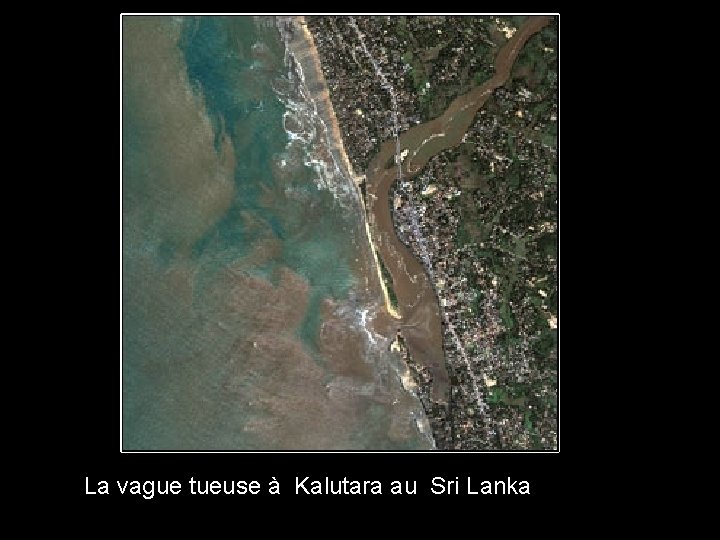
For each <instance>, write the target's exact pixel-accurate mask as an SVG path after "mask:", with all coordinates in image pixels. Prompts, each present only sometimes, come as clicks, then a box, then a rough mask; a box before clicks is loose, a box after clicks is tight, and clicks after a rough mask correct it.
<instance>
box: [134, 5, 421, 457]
mask: <svg viewBox="0 0 720 540" xmlns="http://www.w3.org/2000/svg"><path fill="white" fill-rule="evenodd" d="M291 66H292V63H291V62H289V53H288V51H286V50H285V46H284V43H283V40H282V37H281V35H280V33H279V32H278V30H277V28H276V27H275V23H274V21H273V19H272V18H269V17H264V18H262V17H124V19H123V115H122V118H123V189H122V218H123V227H122V255H123V266H122V270H123V272H122V273H123V275H122V284H123V289H122V378H123V385H122V402H123V415H122V443H123V447H124V448H125V449H128V450H131V449H238V450H242V449H295V448H310V449H358V448H360V449H393V448H396V449H416V448H429V447H431V445H432V442H431V441H430V440H429V438H428V437H427V435H426V434H424V433H423V432H422V431H421V430H420V429H418V426H422V425H424V424H423V421H424V417H423V415H422V411H421V409H420V406H419V403H418V401H417V399H415V398H414V396H413V395H412V394H411V393H409V392H407V391H406V390H405V389H404V388H403V387H402V384H401V382H400V378H399V373H401V372H402V371H403V366H402V365H401V363H400V361H399V359H398V358H397V357H396V356H395V355H394V353H389V352H388V351H387V349H388V346H389V342H388V340H387V339H385V338H383V337H382V336H380V335H378V334H375V333H374V332H373V330H372V326H371V325H370V324H369V323H370V322H371V321H372V318H373V316H374V315H373V314H374V313H376V311H377V309H378V306H379V305H380V302H381V299H380V298H377V297H376V296H374V294H375V293H373V292H372V291H369V290H368V289H367V284H366V281H365V277H364V275H363V273H362V268H363V265H362V264H361V263H362V262H363V261H365V260H366V258H367V257H368V251H367V249H366V247H365V244H364V241H365V240H364V237H363V229H362V213H361V210H360V207H359V205H358V201H357V199H356V195H355V192H354V188H353V187H352V184H351V183H350V181H349V180H348V179H345V178H343V177H342V175H340V174H338V172H337V171H336V170H333V167H332V163H331V161H329V160H328V159H327V156H328V154H327V152H326V151H325V149H324V145H323V137H322V130H321V129H318V123H317V119H316V118H314V117H313V106H312V103H311V102H309V101H308V100H307V97H306V93H305V92H304V91H303V81H302V78H301V77H298V74H297V73H295V72H294V70H293V69H291Z"/></svg>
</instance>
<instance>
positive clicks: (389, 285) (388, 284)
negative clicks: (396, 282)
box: [376, 252, 398, 309]
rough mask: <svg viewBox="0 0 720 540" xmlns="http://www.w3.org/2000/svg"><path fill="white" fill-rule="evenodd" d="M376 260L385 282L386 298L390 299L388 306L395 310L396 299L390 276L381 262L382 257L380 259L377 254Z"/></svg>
mask: <svg viewBox="0 0 720 540" xmlns="http://www.w3.org/2000/svg"><path fill="white" fill-rule="evenodd" d="M376 253H377V252H376ZM377 258H378V262H379V263H380V273H381V274H382V278H383V281H384V282H385V287H386V288H387V292H388V298H390V305H391V306H392V308H393V309H397V307H398V299H397V295H396V294H395V288H394V287H393V281H392V275H391V274H390V271H389V270H388V269H387V267H386V266H385V263H384V262H383V260H382V257H380V254H377Z"/></svg>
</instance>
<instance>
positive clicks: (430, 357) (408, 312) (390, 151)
mask: <svg viewBox="0 0 720 540" xmlns="http://www.w3.org/2000/svg"><path fill="white" fill-rule="evenodd" d="M550 21H551V17H547V16H539V17H529V18H528V19H527V20H526V21H525V22H524V24H523V25H522V26H521V27H520V28H519V29H518V31H517V32H516V33H515V35H514V36H513V37H512V38H511V39H510V40H508V41H507V42H506V43H505V45H504V46H503V47H502V48H501V49H500V50H499V51H498V54H497V56H496V58H495V74H494V75H493V77H492V78H491V79H489V80H488V81H486V82H485V83H484V84H482V85H481V86H478V87H476V88H474V89H473V90H471V91H470V92H468V93H467V94H464V95H462V96H459V97H458V98H456V99H455V100H454V101H453V102H452V103H451V104H450V105H449V106H448V108H447V109H446V111H445V112H444V113H443V114H442V115H441V116H440V117H438V118H435V119H434V120H431V121H429V122H426V123H424V124H418V125H416V126H413V127H412V128H411V129H409V130H408V131H406V132H404V133H403V134H402V135H401V136H400V137H399V139H398V141H397V142H396V141H395V140H389V141H385V142H384V143H383V144H382V145H381V147H380V151H379V152H378V154H377V155H376V156H375V157H374V158H373V160H372V161H371V162H370V166H369V167H368V174H367V184H366V190H367V194H368V195H367V197H366V200H365V203H366V207H367V211H368V222H369V224H370V231H371V235H372V239H373V240H374V244H375V246H376V248H377V252H378V256H379V257H380V258H381V259H382V261H383V263H384V265H385V266H386V267H387V269H388V270H389V272H390V274H391V276H392V283H393V287H394V290H395V295H396V296H397V304H398V312H399V314H400V320H399V321H397V324H396V325H397V329H398V330H399V331H400V332H401V333H402V335H403V337H404V338H405V341H406V343H407V347H408V349H409V352H410V354H411V356H412V358H413V360H414V361H415V362H417V363H418V364H420V365H422V366H425V367H427V368H428V369H429V370H430V372H431V375H432V394H431V396H432V400H433V401H435V402H437V403H442V404H447V403H448V400H449V397H450V396H449V394H450V381H449V377H448V371H447V366H446V359H445V351H444V345H443V344H444V340H443V326H445V327H449V328H450V331H451V332H452V326H451V324H450V322H449V321H447V320H444V317H443V314H442V313H441V311H440V308H439V305H438V297H437V293H436V289H435V284H434V283H433V276H432V271H431V270H430V269H429V265H428V264H426V265H423V264H421V262H420V260H419V259H418V257H420V259H422V258H423V254H422V253H415V252H413V251H411V250H410V249H408V247H407V246H406V245H405V244H404V243H403V242H402V241H401V240H400V239H399V238H398V236H397V234H396V232H395V228H394V225H393V220H392V214H391V204H392V203H391V201H390V195H389V194H390V190H391V188H392V186H393V184H394V183H395V182H396V180H398V177H400V178H401V179H402V180H403V181H408V180H410V179H412V178H413V177H414V176H416V175H417V174H419V173H420V172H421V171H422V169H423V167H424V166H425V165H426V164H427V162H428V161H429V160H430V158H431V157H433V156H434V155H436V154H438V153H440V152H443V151H445V150H447V149H449V148H452V147H454V146H457V145H458V144H460V142H461V139H462V137H463V135H464V134H465V133H466V132H467V130H468V129H469V127H470V125H471V124H472V122H473V119H474V117H475V114H476V113H477V112H478V110H479V109H480V108H481V107H482V106H483V105H484V104H485V102H486V101H487V99H488V98H489V97H490V96H491V95H492V92H493V91H494V90H495V89H496V88H498V87H500V86H502V85H503V84H505V82H506V81H507V79H508V77H509V75H510V71H511V69H512V67H513V64H514V63H515V60H516V59H517V57H518V55H519V54H520V51H521V50H522V48H523V46H524V45H525V43H526V42H527V40H528V39H529V38H530V37H531V36H532V35H534V34H535V33H536V32H539V31H540V30H541V29H542V28H543V27H544V26H546V25H547V24H549V23H550ZM403 154H404V155H405V159H402V156H403ZM396 157H398V158H399V159H400V161H401V166H400V167H397V165H396ZM420 245H422V242H420ZM456 346H457V347H458V349H459V352H460V353H461V356H465V355H464V344H462V343H460V342H459V341H458V343H457V344H456ZM465 361H466V363H467V364H468V365H467V367H468V370H469V373H470V376H471V378H473V385H474V390H475V397H476V400H477V401H478V404H479V405H480V407H481V408H482V406H483V404H484V401H483V391H482V390H481V388H482V386H483V385H482V381H478V380H476V378H475V375H474V373H473V370H472V369H471V366H470V364H469V362H468V361H467V358H465Z"/></svg>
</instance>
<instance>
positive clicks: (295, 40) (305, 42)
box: [278, 16, 400, 319]
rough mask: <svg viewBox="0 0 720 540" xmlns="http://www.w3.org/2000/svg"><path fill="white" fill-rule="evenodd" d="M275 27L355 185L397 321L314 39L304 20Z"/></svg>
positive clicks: (388, 305)
mask: <svg viewBox="0 0 720 540" xmlns="http://www.w3.org/2000/svg"><path fill="white" fill-rule="evenodd" d="M278 25H279V27H280V28H281V31H282V32H283V36H284V37H285V44H286V46H287V48H288V50H289V52H290V53H291V54H292V56H293V58H294V59H295V62H296V63H297V65H298V67H299V75H300V77H301V78H302V80H303V82H304V84H305V86H306V88H307V90H308V92H309V98H310V99H311V100H312V101H313V102H314V104H315V107H316V110H317V113H318V116H319V117H320V119H321V121H322V123H323V125H324V126H325V128H326V138H327V142H328V146H329V147H330V151H331V152H332V154H333V157H334V159H335V163H336V164H337V165H338V166H339V167H340V169H341V172H342V174H343V175H344V176H346V177H347V178H349V179H351V180H352V181H353V183H354V185H355V189H356V192H357V197H358V200H359V201H360V204H361V205H362V207H363V212H362V213H363V219H364V220H365V224H364V225H365V226H364V228H365V234H366V236H367V239H368V242H369V244H370V248H371V250H370V251H371V254H372V257H373V261H374V265H375V270H376V273H377V281H378V283H379V286H380V289H381V290H382V295H383V298H384V302H385V310H386V311H387V313H388V314H389V315H390V316H391V317H392V318H394V319H400V313H399V312H398V311H397V310H396V309H395V308H393V306H392V303H391V302H390V295H389V293H388V290H387V287H386V285H385V281H384V279H383V276H382V270H381V268H380V261H379V260H378V255H377V249H376V247H375V243H374V241H373V236H372V234H371V232H370V228H369V224H368V220H367V214H366V212H365V207H366V205H365V201H364V199H363V196H362V192H361V191H360V183H361V182H362V181H363V180H364V178H365V177H364V176H358V175H356V174H355V172H354V171H353V168H352V165H351V163H350V160H349V159H348V156H347V153H346V151H345V145H344V143H343V139H342V135H341V132H340V126H339V123H338V120H337V117H336V116H335V109H334V108H333V104H332V101H331V100H330V92H329V91H328V88H327V84H326V81H325V76H324V75H323V72H322V65H321V63H320V55H319V54H318V51H317V47H316V46H315V39H314V38H313V36H312V33H310V31H309V30H308V28H307V24H306V22H305V17H303V16H296V17H278Z"/></svg>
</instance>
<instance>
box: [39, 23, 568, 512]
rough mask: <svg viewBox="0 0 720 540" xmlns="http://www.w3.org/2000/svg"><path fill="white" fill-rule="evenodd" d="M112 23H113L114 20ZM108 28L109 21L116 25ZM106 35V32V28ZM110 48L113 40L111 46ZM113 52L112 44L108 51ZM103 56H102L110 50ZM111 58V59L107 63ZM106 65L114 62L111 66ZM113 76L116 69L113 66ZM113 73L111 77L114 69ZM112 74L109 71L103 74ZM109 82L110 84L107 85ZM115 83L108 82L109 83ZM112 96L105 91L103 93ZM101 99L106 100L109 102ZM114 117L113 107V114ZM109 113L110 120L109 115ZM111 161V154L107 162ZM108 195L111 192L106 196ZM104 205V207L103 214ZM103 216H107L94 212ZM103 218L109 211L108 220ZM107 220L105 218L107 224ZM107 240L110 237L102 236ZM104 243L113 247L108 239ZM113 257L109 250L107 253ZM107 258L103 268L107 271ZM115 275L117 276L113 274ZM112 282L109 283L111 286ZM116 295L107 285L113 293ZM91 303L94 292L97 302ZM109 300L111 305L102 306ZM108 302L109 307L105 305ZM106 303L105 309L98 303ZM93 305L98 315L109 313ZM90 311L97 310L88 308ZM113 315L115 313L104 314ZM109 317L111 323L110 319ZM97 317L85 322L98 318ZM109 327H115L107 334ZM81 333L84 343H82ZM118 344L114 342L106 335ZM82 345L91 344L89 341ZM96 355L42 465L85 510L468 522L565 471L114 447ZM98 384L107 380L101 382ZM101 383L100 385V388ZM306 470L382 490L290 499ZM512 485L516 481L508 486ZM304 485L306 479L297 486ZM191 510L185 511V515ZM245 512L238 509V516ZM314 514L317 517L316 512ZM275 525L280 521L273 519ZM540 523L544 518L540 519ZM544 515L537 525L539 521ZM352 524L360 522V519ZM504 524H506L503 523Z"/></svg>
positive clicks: (542, 488)
mask: <svg viewBox="0 0 720 540" xmlns="http://www.w3.org/2000/svg"><path fill="white" fill-rule="evenodd" d="M116 20H117V19H116ZM116 28H117V27H116ZM108 34H109V35H108V36H107V37H113V36H112V34H113V32H108ZM115 47H117V45H115ZM115 50H117V49H115ZM110 58H112V56H110ZM109 63H110V64H112V62H109ZM111 67H112V68H114V69H116V67H115V66H111ZM115 73H117V71H115ZM115 76H117V75H115ZM112 78H114V77H112ZM115 84H117V83H115ZM116 88H117V87H116ZM110 94H112V92H111V93H110ZM112 101H113V100H112V98H111V97H109V99H108V105H110V102H112ZM115 114H117V113H115ZM115 117H116V118H117V116H115ZM110 146H112V147H113V148H109V149H110V150H111V152H110V155H112V154H114V155H115V156H117V153H116V152H117V150H116V148H117V147H116V146H115V145H114V144H112V145H108V147H110ZM110 159H112V160H113V161H114V159H117V158H114V159H113V158H112V157H111V158H110ZM115 196H116V195H115ZM110 208H111V205H110V204H109V205H108V208H107V212H108V214H112V211H111V210H110ZM104 217H105V218H107V214H105V215H104ZM111 218H112V216H111ZM115 219H116V218H113V219H111V221H114V223H115V225H114V226H112V229H114V230H117V229H116V227H117V225H116V224H117V222H116V221H115ZM109 238H112V236H110V237H109ZM108 244H109V245H110V247H111V248H112V247H114V246H116V244H114V243H113V242H112V241H111V240H109V241H108ZM115 253H116V254H117V251H115ZM116 264H117V263H115V264H114V265H113V266H114V267H115V268H117V266H116ZM115 275H117V274H115ZM115 279H116V278H113V279H109V280H108V281H109V283H108V285H109V286H108V291H109V293H111V294H110V296H109V298H113V297H114V298H117V296H115V295H116V294H117V292H115V293H112V290H113V289H114V286H113V282H114V283H115V284H117V281H115ZM115 286H116V285H115ZM114 290H115V291H117V289H114ZM97 300H99V298H98V299H97ZM111 304H112V302H111ZM114 305H117V304H114ZM105 307H106V308H107V307H108V305H107V304H105ZM109 307H110V308H111V309H107V310H103V311H104V312H106V313H112V312H113V311H114V309H116V308H114V309H112V308H113V305H110V306H109ZM98 312H100V311H98ZM114 312H115V313H117V311H114ZM115 320H117V319H115ZM100 322H101V321H100V320H98V321H95V323H100ZM106 322H108V323H109V324H108V325H107V326H105V325H103V326H105V330H106V331H107V330H112V329H113V328H115V329H116V328H117V327H116V326H114V323H113V321H112V319H109V320H106ZM115 331H116V332H117V330H115ZM112 334H113V332H108V334H107V335H108V338H109V341H108V349H110V348H114V345H112V344H113V343H118V341H119V337H118V336H117V334H115V337H112ZM90 338H91V336H90V337H88V336H86V337H85V338H84V339H90ZM116 340H118V341H116ZM89 350H97V349H96V348H95V345H93V347H90V348H89ZM105 356H106V355H102V358H100V357H98V358H95V357H94V356H93V358H92V359H90V358H89V359H88V360H89V361H88V363H87V364H85V366H86V369H84V370H83V373H82V374H81V375H82V376H81V377H78V379H77V381H76V385H77V390H76V393H75V396H74V398H75V399H74V400H75V401H76V403H75V410H76V413H77V415H76V419H77V422H76V423H75V427H76V429H77V430H78V432H77V433H74V434H70V435H66V436H67V438H68V439H67V440H69V441H70V440H71V441H72V452H71V454H72V458H71V459H68V460H67V462H65V463H55V462H53V463H49V464H48V465H52V466H53V467H57V468H59V469H61V470H62V473H63V477H64V478H63V480H62V481H63V484H62V486H61V487H60V486H59V487H60V489H61V490H62V492H63V493H64V494H67V495H69V496H72V497H73V498H75V497H76V498H77V501H78V502H79V503H80V504H81V506H82V507H83V508H86V509H87V510H92V509H97V508H113V507H118V506H119V505H122V506H126V505H130V506H136V507H147V508H159V507H169V508H175V507H176V508H188V510H189V511H192V510H194V509H200V508H204V509H210V508H221V507H229V508H232V509H246V510H247V508H248V506H247V503H248V502H256V503H258V504H259V505H260V507H266V506H267V505H269V504H273V503H274V502H276V501H284V502H287V503H290V504H295V503H296V502H310V503H316V502H322V503H325V502H326V501H329V500H331V499H332V500H336V501H342V502H344V503H348V504H350V505H352V504H354V503H355V502H357V501H360V500H362V501H377V502H378V503H380V505H381V506H383V505H385V508H387V509H388V510H392V509H393V508H394V507H393V506H388V503H390V504H391V505H392V504H394V501H403V502H410V503H412V501H420V500H422V501H424V502H427V501H432V502H433V503H436V504H434V505H433V506H424V505H419V506H418V507H416V512H417V513H416V514H414V516H407V517H415V518H418V519H419V520H433V519H434V518H436V517H438V515H437V511H438V508H439V507H440V506H441V505H437V503H440V502H441V501H446V502H447V503H449V504H453V503H455V502H458V501H460V500H461V499H462V500H464V501H465V502H470V503H471V504H470V506H469V508H470V509H471V510H470V511H471V514H469V515H468V516H469V517H474V519H476V520H477V523H478V524H481V523H483V522H484V520H492V519H493V515H491V514H488V513H486V512H487V510H489V509H499V508H503V509H508V510H510V511H511V512H512V513H513V514H515V513H516V515H517V519H518V520H522V518H523V516H527V514H526V513H524V512H526V511H528V510H531V509H539V508H544V507H549V508H554V507H555V506H556V505H557V502H558V499H559V498H560V497H561V496H562V491H563V486H564V480H567V478H565V475H564V474H563V472H564V471H563V469H566V467H561V463H563V462H567V461H568V458H569V457H570V456H569V455H568V454H569V452H568V451H567V450H566V451H564V452H563V453H562V454H561V453H530V452H512V453H468V452H443V453H440V452H413V453H399V452H393V453H361V452H343V453H333V452H317V453H283V452H269V453H254V452H239V453H164V452H151V453H134V452H130V453H121V452H120V450H119V448H120V433H119V418H120V404H119V386H118V384H119V383H118V376H119V365H118V363H117V362H119V358H118V357H115V361H114V362H113V361H112V355H108V356H107V357H105ZM79 375H80V374H79ZM103 381H110V382H109V383H107V384H106V383H105V382H103ZM102 389H105V390H102ZM73 436H74V437H73ZM191 476H192V477H194V478H195V479H196V480H197V479H201V480H220V481H222V480H233V481H237V480H246V481H251V480H257V481H259V482H260V483H261V487H262V489H261V492H260V494H259V495H194V496H191V495H189V484H188V481H189V479H190V477H191ZM304 476H310V477H311V478H310V479H311V480H320V481H324V478H325V477H326V476H327V477H329V478H331V479H332V480H335V481H339V480H342V479H343V478H345V477H346V478H348V480H358V481H361V482H362V481H363V480H379V481H381V483H382V487H383V494H382V495H366V496H362V495H296V494H295V477H300V478H302V477H304ZM436 476H441V477H444V478H445V479H448V480H449V479H455V477H459V479H460V495H433V494H432V493H431V491H430V488H431V482H432V479H433V477H436ZM468 476H469V477H471V478H472V483H473V487H474V488H475V489H476V490H479V487H480V482H481V481H483V480H490V481H492V482H494V481H495V480H507V478H508V477H510V478H511V479H512V480H516V481H518V483H519V481H521V480H527V481H528V482H529V483H530V495H470V496H468V495H465V494H464V493H465V487H466V483H467V480H466V479H467V477H468ZM86 477H89V480H90V486H91V487H92V486H94V485H96V484H97V482H98V481H100V480H106V481H108V482H109V484H110V489H109V491H110V495H86V494H85V478H86ZM273 477H274V478H276V479H277V480H278V481H279V482H280V495H269V494H268V482H269V481H270V480H271V479H272V478H273ZM118 480H119V481H121V482H124V481H125V480H139V481H141V482H142V481H146V480H162V481H164V480H169V481H170V480H178V481H180V482H181V484H182V493H181V494H180V495H162V496H161V495H156V496H155V497H154V498H153V499H151V500H146V499H144V498H142V496H140V495H131V494H129V493H126V494H125V495H120V494H119V491H118V489H117V485H116V481H118ZM392 480H400V481H402V482H403V484H404V482H405V481H416V482H417V494H416V495H391V494H390V482H391V481H392ZM518 483H516V486H517V485H518ZM306 484H308V483H306ZM188 515H191V514H188ZM246 517H247V515H246ZM318 517H320V516H318ZM278 519H279V520H280V521H279V522H278V525H281V524H282V523H281V518H278ZM548 519H549V518H548ZM549 523H550V521H548V522H547V524H549ZM357 524H358V525H360V526H362V525H367V524H368V523H363V522H362V521H360V522H359V523H357ZM511 524H512V523H511Z"/></svg>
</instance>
